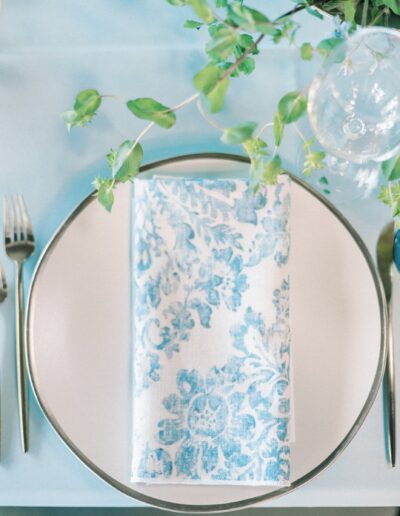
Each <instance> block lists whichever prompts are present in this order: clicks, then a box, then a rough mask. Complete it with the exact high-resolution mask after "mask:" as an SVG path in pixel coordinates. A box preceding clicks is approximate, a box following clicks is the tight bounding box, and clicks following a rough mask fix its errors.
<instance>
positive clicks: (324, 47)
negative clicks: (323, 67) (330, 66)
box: [317, 38, 345, 63]
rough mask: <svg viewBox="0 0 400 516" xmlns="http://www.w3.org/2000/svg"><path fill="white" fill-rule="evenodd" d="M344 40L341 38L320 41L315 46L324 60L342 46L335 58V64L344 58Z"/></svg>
mask: <svg viewBox="0 0 400 516" xmlns="http://www.w3.org/2000/svg"><path fill="white" fill-rule="evenodd" d="M343 43H344V40H343V39H342V38H327V39H323V40H322V41H320V42H319V43H318V45H317V51H318V52H319V53H320V54H321V56H322V57H324V58H325V59H326V58H327V57H329V56H330V55H331V53H332V52H333V50H335V49H336V48H337V47H340V46H342V47H343V48H342V52H340V51H338V53H337V56H336V58H335V62H338V63H340V62H341V61H343V59H344V57H345V46H344V44H343Z"/></svg>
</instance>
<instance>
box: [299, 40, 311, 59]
mask: <svg viewBox="0 0 400 516" xmlns="http://www.w3.org/2000/svg"><path fill="white" fill-rule="evenodd" d="M300 55H301V58H302V59H304V60H305V61H310V60H311V59H312V57H313V46H312V45H311V43H303V44H302V45H301V48H300Z"/></svg>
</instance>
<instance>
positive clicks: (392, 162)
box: [382, 154, 400, 181]
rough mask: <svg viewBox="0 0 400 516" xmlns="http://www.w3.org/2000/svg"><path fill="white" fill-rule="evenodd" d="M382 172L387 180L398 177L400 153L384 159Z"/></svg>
mask: <svg viewBox="0 0 400 516" xmlns="http://www.w3.org/2000/svg"><path fill="white" fill-rule="evenodd" d="M382 172H383V175H384V176H385V177H386V179H387V180H388V181H395V180H396V179H400V154H398V155H397V156H394V157H393V158H390V159H388V160H386V161H384V162H383V163H382Z"/></svg>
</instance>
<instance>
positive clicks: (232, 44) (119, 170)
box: [63, 0, 400, 216]
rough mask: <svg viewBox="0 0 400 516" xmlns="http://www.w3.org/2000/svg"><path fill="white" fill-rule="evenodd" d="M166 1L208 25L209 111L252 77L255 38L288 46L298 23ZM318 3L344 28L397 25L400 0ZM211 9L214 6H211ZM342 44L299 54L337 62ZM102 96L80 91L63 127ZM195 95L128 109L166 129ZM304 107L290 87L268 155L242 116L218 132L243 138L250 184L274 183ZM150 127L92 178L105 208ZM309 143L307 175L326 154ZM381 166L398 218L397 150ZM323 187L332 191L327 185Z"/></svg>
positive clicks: (240, 0)
mask: <svg viewBox="0 0 400 516" xmlns="http://www.w3.org/2000/svg"><path fill="white" fill-rule="evenodd" d="M294 1H295V2H296V7H299V6H302V7H303V8H304V9H305V10H306V11H307V12H308V13H309V14H311V15H312V16H316V17H317V18H321V17H322V16H321V13H320V12H319V11H317V10H315V9H314V8H313V7H312V5H311V4H312V3H313V2H311V1H310V0H294ZM167 2H168V3H169V4H170V5H172V6H178V7H182V6H186V7H187V8H189V9H191V10H192V12H194V13H195V18H196V19H188V20H186V22H185V23H184V27H185V28H188V29H200V28H201V27H203V26H205V27H207V29H208V34H209V41H208V42H207V44H206V47H205V52H206V55H207V57H208V64H207V65H206V66H205V67H204V68H203V69H202V70H200V71H199V72H198V73H197V74H196V75H195V77H194V78H193V84H194V87H195V89H196V90H197V92H199V94H200V95H201V98H202V99H204V101H206V103H207V105H208V108H209V111H210V112H211V113H216V112H218V111H220V110H221V109H222V107H223V105H224V100H225V96H226V92H227V90H228V88H229V84H230V77H237V76H239V75H241V74H243V75H249V74H251V73H252V72H253V71H254V70H255V66H256V60H255V59H254V57H255V56H256V55H257V54H258V53H259V48H258V44H259V43H260V41H261V39H263V38H264V37H265V36H268V37H269V39H270V40H272V41H273V42H274V43H275V44H279V43H280V42H281V41H282V40H286V41H288V42H289V44H292V43H294V41H295V37H296V33H297V31H298V29H299V27H300V26H299V24H298V23H297V22H296V21H294V20H293V19H292V16H290V15H289V16H285V17H280V18H278V19H276V20H271V19H270V18H269V17H268V16H267V15H266V14H264V13H262V12H260V11H259V10H256V9H253V8H251V7H249V6H247V5H245V3H246V0H167ZM318 7H320V8H321V9H323V10H325V11H327V12H329V13H330V14H332V15H339V16H340V18H341V19H343V20H347V21H348V22H350V23H352V24H353V25H352V28H351V29H350V30H349V32H350V31H351V30H353V29H354V28H355V26H356V25H355V24H356V23H363V24H366V23H368V24H371V25H388V26H392V27H397V28H400V0H368V1H367V0H324V1H322V2H319V4H318ZM214 9H218V11H216V12H214ZM342 43H343V38H341V37H328V38H325V39H324V40H322V41H321V42H320V43H319V44H318V45H317V47H316V48H313V46H312V45H311V44H310V43H303V44H302V45H301V47H300V55H301V57H302V59H304V60H306V61H308V60H311V59H312V58H313V55H314V54H315V53H318V54H320V55H321V56H322V57H324V58H330V59H333V58H334V59H335V61H337V62H340V61H341V60H343V59H344V46H342V48H343V52H341V51H340V47H339V46H340V45H342ZM333 51H334V54H333V55H332V52H333ZM105 97H111V96H110V95H104V96H101V95H100V94H99V92H98V91H97V90H95V89H87V90H84V91H82V92H80V93H79V94H78V95H77V97H76V99H75V103H74V106H73V109H71V110H70V111H67V112H66V113H64V114H63V118H64V120H65V122H66V124H67V127H68V129H70V128H72V127H74V126H77V125H81V126H83V125H86V124H87V123H88V122H90V121H91V120H92V119H93V117H94V116H95V114H96V112H97V110H98V109H99V107H100V105H101V103H102V99H103V98H105ZM196 98H197V96H196V95H192V96H191V97H189V98H188V99H187V101H184V102H182V103H181V104H180V105H179V106H177V107H176V108H172V109H171V108H169V107H167V106H165V105H163V104H161V103H160V102H158V101H156V100H154V99H152V98H136V99H134V100H129V101H128V102H127V107H128V109H129V110H130V111H131V112H132V113H133V114H134V115H135V116H136V117H138V118H140V119H144V120H147V121H149V122H150V123H154V124H157V125H159V126H160V127H163V128H170V127H172V126H173V125H174V124H175V123H176V114H175V111H176V110H177V109H178V108H180V107H183V106H185V105H187V104H189V103H190V102H192V101H193V100H195V99H196ZM306 110H307V98H306V96H305V95H304V93H302V92H300V91H293V92H289V93H287V94H286V95H284V96H283V97H282V98H281V99H280V101H279V103H278V108H277V111H276V113H275V115H274V120H273V136H274V141H275V151H274V152H273V153H272V155H271V153H270V151H269V148H268V146H267V143H266V142H265V141H264V140H262V139H261V138H259V137H255V136H254V133H255V130H256V126H257V124H256V123H255V122H242V123H239V124H237V125H236V126H234V127H230V128H226V129H224V130H222V136H221V140H222V141H223V142H225V143H227V144H231V145H235V144H241V145H242V146H243V148H244V150H245V152H246V153H247V154H248V156H249V158H250V163H251V164H250V172H249V173H250V184H251V187H252V188H253V190H257V189H258V188H259V186H260V184H274V183H276V181H277V177H278V176H279V174H281V173H282V172H284V169H283V167H282V160H281V157H280V156H279V155H278V154H277V153H276V149H277V148H278V147H279V146H280V145H281V143H282V140H283V137H284V133H285V125H288V124H292V123H294V122H296V121H297V120H299V119H300V118H301V117H302V116H303V115H304V114H305V113H306ZM211 123H212V124H213V125H216V124H214V123H213V122H211ZM150 125H151V124H149V125H148V126H147V128H146V129H145V130H144V131H143V133H141V134H140V136H139V137H138V139H137V140H126V141H124V142H123V143H122V144H121V145H120V146H119V147H118V148H117V149H116V150H111V151H110V153H109V154H108V155H107V159H108V162H109V165H110V168H111V175H110V177H106V178H97V179H96V180H95V182H94V185H95V187H96V190H97V197H98V200H99V201H100V203H101V204H102V205H103V206H104V207H105V208H106V209H107V210H108V211H110V210H111V207H112V205H113V202H114V188H115V186H116V184H117V183H120V182H125V181H129V180H132V179H133V178H134V177H135V175H136V174H137V173H138V171H139V167H140V164H141V162H142V160H143V150H142V147H141V145H140V143H139V139H140V138H141V137H142V136H143V134H144V133H145V132H146V131H147V130H148V128H149V127H150ZM267 125H268V124H267ZM287 130H288V129H287ZM314 141H315V140H314V139H311V140H307V141H306V142H305V143H304V173H305V174H310V173H311V172H312V171H313V170H321V169H323V168H324V167H325V163H324V159H325V152H323V151H321V150H315V149H313V148H312V145H313V143H314ZM382 172H383V176H384V177H385V178H386V180H387V181H389V183H388V186H387V187H384V188H383V189H382V191H381V194H380V198H381V199H382V200H383V202H385V203H386V204H388V205H389V206H390V207H391V209H392V212H393V214H394V216H399V215H400V156H396V157H395V158H392V159H391V160H387V161H386V162H384V163H383V164H382ZM319 181H320V183H321V184H322V185H323V186H324V187H328V186H329V181H328V178H327V177H325V176H322V177H321V178H320V179H319ZM324 191H325V193H329V189H328V188H325V190H324Z"/></svg>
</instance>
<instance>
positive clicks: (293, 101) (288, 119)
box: [278, 91, 307, 124]
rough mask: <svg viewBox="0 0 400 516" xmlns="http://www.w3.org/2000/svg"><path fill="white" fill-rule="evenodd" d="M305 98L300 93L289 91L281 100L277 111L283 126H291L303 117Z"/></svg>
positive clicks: (305, 108)
mask: <svg viewBox="0 0 400 516" xmlns="http://www.w3.org/2000/svg"><path fill="white" fill-rule="evenodd" d="M306 110H307V98H306V97H305V96H304V94H303V93H301V92H300V91H291V92H290V93H287V94H286V95H285V96H283V97H282V98H281V100H280V101H279V103H278V111H279V114H280V116H281V118H282V122H283V123H284V124H291V123H292V122H295V121H296V120H298V119H299V118H300V117H302V116H303V115H304V113H305V112H306Z"/></svg>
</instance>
